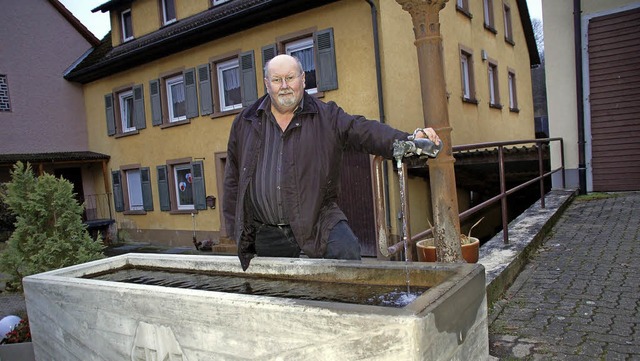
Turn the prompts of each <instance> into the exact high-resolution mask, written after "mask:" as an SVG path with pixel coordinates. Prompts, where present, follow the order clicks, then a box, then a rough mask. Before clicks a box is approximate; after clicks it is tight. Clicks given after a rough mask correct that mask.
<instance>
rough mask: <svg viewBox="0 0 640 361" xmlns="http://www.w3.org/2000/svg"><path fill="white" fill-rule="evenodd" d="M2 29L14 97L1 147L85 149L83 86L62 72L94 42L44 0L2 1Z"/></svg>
mask: <svg viewBox="0 0 640 361" xmlns="http://www.w3.org/2000/svg"><path fill="white" fill-rule="evenodd" d="M0 33H1V34H3V36H2V37H1V38H0V48H1V49H2V51H0V74H4V75H6V77H7V81H8V88H9V97H10V102H11V111H10V112H0V124H2V131H0V153H6V154H12V153H38V152H61V151H80V150H87V149H88V142H87V123H86V118H85V114H86V113H85V109H84V102H83V92H82V86H81V85H79V84H75V83H71V82H69V81H67V80H65V79H64V78H63V77H62V76H63V74H64V72H65V70H66V69H67V68H68V67H69V66H70V65H71V64H73V62H75V61H76V59H78V58H79V57H80V56H82V55H83V54H84V53H85V52H86V51H87V50H88V49H89V48H90V44H89V43H88V42H87V41H86V40H85V39H84V37H82V35H80V34H79V33H78V32H77V30H76V29H75V28H74V27H73V26H72V25H71V24H70V23H69V22H68V21H67V20H66V19H65V18H64V17H63V16H62V15H61V14H60V13H59V12H58V11H57V10H56V9H55V8H54V7H53V6H52V5H51V4H49V3H48V2H43V1H40V0H24V1H6V2H3V4H2V11H0Z"/></svg>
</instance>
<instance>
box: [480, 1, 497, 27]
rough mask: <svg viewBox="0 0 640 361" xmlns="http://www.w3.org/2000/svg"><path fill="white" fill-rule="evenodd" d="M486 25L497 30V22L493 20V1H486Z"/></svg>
mask: <svg viewBox="0 0 640 361" xmlns="http://www.w3.org/2000/svg"><path fill="white" fill-rule="evenodd" d="M483 3H484V24H485V25H486V26H487V27H490V28H495V25H494V24H493V23H494V22H495V21H494V19H493V0H484V1H483Z"/></svg>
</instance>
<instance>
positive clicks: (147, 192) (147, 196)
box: [140, 167, 153, 211]
mask: <svg viewBox="0 0 640 361" xmlns="http://www.w3.org/2000/svg"><path fill="white" fill-rule="evenodd" d="M140 183H142V205H143V207H144V210H145V211H152V210H153V194H152V193H151V172H150V171H149V167H145V168H140Z"/></svg>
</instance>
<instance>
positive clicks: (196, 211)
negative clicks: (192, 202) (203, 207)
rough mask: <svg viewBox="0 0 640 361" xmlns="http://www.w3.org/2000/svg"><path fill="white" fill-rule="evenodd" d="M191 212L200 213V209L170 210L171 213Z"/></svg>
mask: <svg viewBox="0 0 640 361" xmlns="http://www.w3.org/2000/svg"><path fill="white" fill-rule="evenodd" d="M191 213H195V214H198V210H197V209H173V210H171V211H169V214H191Z"/></svg>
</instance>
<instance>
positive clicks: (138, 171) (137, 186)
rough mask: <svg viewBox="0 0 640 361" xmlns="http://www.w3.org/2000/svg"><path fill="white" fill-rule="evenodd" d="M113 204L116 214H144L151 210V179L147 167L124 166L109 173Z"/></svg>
mask: <svg viewBox="0 0 640 361" xmlns="http://www.w3.org/2000/svg"><path fill="white" fill-rule="evenodd" d="M111 177H112V181H113V202H114V204H115V210H116V212H125V213H128V214H144V213H146V211H152V210H153V197H152V194H151V179H150V174H149V168H148V167H140V165H137V164H134V165H125V166H122V167H121V168H120V170H116V171H113V172H111Z"/></svg>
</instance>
